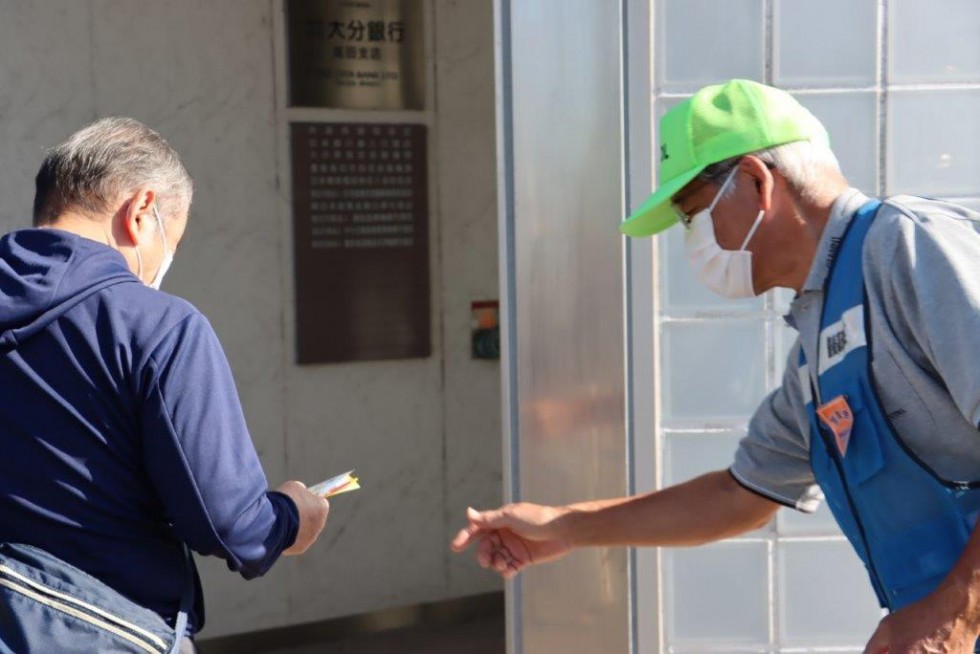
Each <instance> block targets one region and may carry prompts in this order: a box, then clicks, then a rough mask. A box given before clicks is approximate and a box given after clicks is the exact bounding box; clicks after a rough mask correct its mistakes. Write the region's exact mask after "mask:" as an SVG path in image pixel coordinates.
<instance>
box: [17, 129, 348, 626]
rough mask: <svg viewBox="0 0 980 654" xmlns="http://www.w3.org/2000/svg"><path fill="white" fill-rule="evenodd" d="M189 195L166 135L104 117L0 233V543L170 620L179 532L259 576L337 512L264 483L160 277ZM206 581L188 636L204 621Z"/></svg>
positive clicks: (197, 334)
mask: <svg viewBox="0 0 980 654" xmlns="http://www.w3.org/2000/svg"><path fill="white" fill-rule="evenodd" d="M191 194H192V184H191V180H190V177H189V176H188V174H187V171H186V170H185V169H184V166H183V164H182V163H181V161H180V158H179V157H178V155H177V153H176V152H175V151H174V150H173V149H172V148H171V146H170V145H169V144H168V143H167V142H166V141H165V140H164V139H163V138H161V137H160V135H158V134H157V133H156V132H154V131H152V130H150V129H148V128H147V127H145V126H144V125H142V124H140V123H139V122H137V121H135V120H131V119H124V118H110V119H104V120H101V121H98V122H96V123H94V124H93V125H91V126H89V127H87V128H85V129H83V130H81V131H79V132H77V133H76V134H74V135H73V136H72V137H71V138H69V139H68V140H67V141H66V142H65V143H63V144H62V145H60V146H58V147H57V148H55V149H53V150H52V151H51V152H50V153H49V154H48V156H47V158H46V159H45V161H44V163H43V164H42V166H41V169H40V171H39V172H38V174H37V191H36V196H35V200H34V226H35V229H26V230H22V231H15V232H12V233H10V234H8V235H6V236H4V237H3V238H2V239H0V389H2V391H0V438H2V443H3V456H0V542H2V541H6V542H21V543H27V544H31V545H35V546H38V547H40V548H43V549H45V550H47V551H49V552H50V553H52V554H54V555H55V556H58V557H60V558H62V559H63V560H65V561H67V562H68V563H71V564H73V565H75V566H76V567H78V568H80V569H82V570H84V571H85V572H88V573H90V574H92V575H93V576H95V577H96V578H98V579H100V580H102V581H103V582H104V583H106V584H108V585H109V586H111V587H112V588H114V589H115V590H117V591H119V592H120V593H122V594H123V595H125V596H127V597H128V598H130V599H132V600H133V601H135V602H137V603H139V604H141V605H143V606H145V607H147V608H149V609H152V610H154V611H156V612H158V613H159V614H160V615H162V616H163V617H164V618H165V619H167V620H168V621H170V622H171V624H173V621H174V618H175V615H176V613H177V610H178V604H179V602H180V599H181V596H182V594H183V591H184V588H183V586H184V585H185V579H186V575H185V573H184V570H185V562H184V553H183V544H186V545H187V546H189V547H190V548H191V549H193V550H195V551H197V552H199V553H201V554H206V555H213V556H220V557H222V558H223V559H225V560H226V561H227V563H228V567H229V568H230V569H232V570H235V571H238V572H239V573H240V574H241V575H242V576H243V577H245V578H247V579H248V578H252V577H257V576H259V575H262V574H264V573H265V572H266V571H267V570H269V568H270V567H271V566H272V564H273V563H275V561H276V560H277V559H278V558H279V556H280V555H282V554H299V553H302V552H303V551H305V550H306V549H307V548H308V547H309V546H310V545H311V544H312V543H313V542H314V541H315V540H316V538H317V536H318V535H319V533H320V531H321V530H322V529H323V527H324V525H325V524H326V519H327V513H328V511H329V505H328V503H327V501H326V500H324V499H322V498H319V497H317V496H315V495H313V494H311V493H309V492H308V491H307V490H306V487H305V486H304V485H303V484H301V483H299V482H296V481H290V482H286V483H285V484H283V485H282V486H280V487H279V488H278V490H276V491H270V490H268V483H267V481H266V478H265V474H264V473H263V471H262V466H261V464H260V463H259V460H258V457H257V455H256V452H255V448H254V446H253V444H252V442H251V439H250V437H249V433H248V429H247V427H246V425H245V420H244V417H243V415H242V409H241V405H240V403H239V399H238V394H237V392H236V390H235V385H234V381H233V380H232V375H231V371H230V369H229V366H228V362H227V360H226V358H225V355H224V353H223V352H222V350H221V346H220V345H219V343H218V339H217V337H216V336H215V333H214V331H213V330H212V328H211V326H210V324H209V323H208V321H207V320H206V319H205V318H204V316H203V315H201V313H200V312H199V311H198V310H197V309H195V308H194V307H193V306H191V305H190V304H188V303H187V302H185V301H183V300H181V299H179V298H176V297H173V296H171V295H167V294H166V293H162V292H160V291H159V290H157V289H158V288H159V285H160V282H161V281H162V279H163V276H164V274H165V273H166V271H167V268H168V267H169V265H170V262H171V261H172V259H173V256H174V253H175V251H176V249H177V247H178V245H179V244H180V241H181V237H182V236H183V233H184V228H185V227H186V225H187V217H188V211H189V208H190V203H191ZM195 580H196V575H195ZM195 585H196V588H195V594H196V600H195V602H194V607H193V610H192V611H191V615H190V620H189V628H188V631H189V633H194V632H195V631H197V630H198V629H200V628H201V626H202V625H203V622H204V611H203V604H202V600H201V591H200V583H199V581H195Z"/></svg>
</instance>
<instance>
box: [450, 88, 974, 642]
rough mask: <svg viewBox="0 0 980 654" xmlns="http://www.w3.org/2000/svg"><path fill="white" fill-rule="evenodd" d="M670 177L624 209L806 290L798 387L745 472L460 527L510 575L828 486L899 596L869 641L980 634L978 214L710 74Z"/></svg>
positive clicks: (777, 98) (747, 273)
mask: <svg viewBox="0 0 980 654" xmlns="http://www.w3.org/2000/svg"><path fill="white" fill-rule="evenodd" d="M660 139H661V143H662V146H661V152H660V156H661V162H660V186H659V188H658V189H657V191H656V192H655V193H654V194H653V195H652V196H651V197H650V198H649V199H648V200H647V202H646V203H645V204H644V205H643V206H642V207H641V208H640V209H639V210H638V211H637V212H636V213H635V214H634V215H632V216H631V217H630V218H629V219H627V220H626V222H624V223H623V225H622V228H621V229H622V231H623V232H624V233H625V234H627V235H629V236H634V237H642V236H649V235H652V234H656V233H658V232H660V231H662V230H664V229H666V228H668V227H670V226H671V225H674V224H676V223H678V222H680V223H682V224H683V227H684V229H685V230H686V233H685V237H686V248H687V253H688V258H689V260H690V263H691V265H692V267H693V269H694V271H695V273H696V274H697V276H698V278H699V279H700V280H701V281H702V282H703V283H704V284H705V285H707V286H708V287H709V288H711V289H712V290H714V291H715V292H717V293H718V294H720V295H723V296H725V297H729V298H741V297H751V296H753V295H759V294H761V293H765V292H766V291H768V290H770V289H772V288H776V287H783V288H791V289H793V290H795V291H796V297H795V299H794V301H793V304H792V307H791V310H790V313H789V315H788V316H786V320H787V321H788V323H789V324H790V325H791V326H793V327H794V328H795V329H796V330H797V331H798V332H799V334H800V337H799V339H798V341H797V343H796V345H795V346H794V348H793V351H792V353H791V355H790V359H789V364H788V366H787V370H786V374H785V377H784V379H783V384H782V386H781V387H780V388H779V389H777V390H776V391H774V392H773V393H772V394H771V395H769V396H768V397H767V398H766V399H765V400H764V401H763V402H762V404H761V406H760V407H759V408H758V410H757V411H756V413H755V415H754V416H753V418H752V420H751V422H750V424H749V430H748V435H747V436H746V437H745V439H744V440H743V441H742V442H741V444H740V446H739V450H738V452H737V454H736V457H735V461H734V464H733V465H732V467H731V468H730V469H728V470H724V471H718V472H714V473H710V474H707V475H704V476H702V477H698V478H697V479H694V480H691V481H689V482H687V483H684V484H680V485H677V486H673V487H671V488H667V489H665V490H662V491H658V492H654V493H650V494H646V495H640V496H635V497H624V498H618V499H612V500H600V501H594V502H584V503H580V504H573V505H569V506H561V507H549V506H540V505H534V504H528V503H522V504H514V505H508V506H504V507H501V508H500V509H497V510H493V511H486V512H482V513H481V512H476V511H473V510H471V511H470V512H469V515H468V520H469V524H468V525H467V527H466V528H464V529H463V530H462V531H461V532H460V533H459V535H458V536H457V537H456V539H455V540H454V541H453V547H454V548H455V549H456V550H457V551H460V550H462V549H465V548H466V547H467V546H469V545H470V544H472V543H477V558H478V560H479V562H480V563H481V564H482V565H483V566H485V567H490V568H493V569H495V570H497V571H498V572H500V573H501V574H502V575H504V576H505V577H510V576H513V575H514V574H516V573H517V572H519V571H520V570H521V569H523V568H524V567H525V566H527V565H529V564H531V563H539V562H542V561H548V560H553V559H555V558H558V557H560V556H562V555H564V554H565V553H567V552H568V551H569V550H570V549H572V548H574V547H579V546H588V545H603V546H609V545H695V544H700V543H705V542H710V541H714V540H718V539H721V538H726V537H730V536H734V535H736V534H739V533H743V532H746V531H749V530H751V529H754V528H757V527H759V526H761V525H763V524H765V523H766V522H768V521H769V520H770V519H771V518H772V516H773V514H774V513H775V511H776V510H777V509H778V508H779V507H780V506H784V505H785V506H790V507H793V508H795V509H797V510H800V511H804V512H812V511H814V510H815V509H816V508H817V506H818V504H819V502H820V500H821V498H822V497H823V496H826V499H827V503H828V505H829V507H830V509H831V511H832V512H833V514H834V517H835V518H836V520H837V522H838V523H839V525H840V526H841V529H842V530H843V532H844V534H845V535H846V536H847V538H848V540H849V541H850V542H851V544H852V545H853V547H854V549H855V551H856V552H857V554H858V556H860V558H861V560H862V561H863V562H864V564H865V566H866V568H867V570H868V573H869V576H870V579H871V584H872V586H873V587H874V590H875V592H876V594H877V596H878V599H879V601H880V603H881V605H882V606H883V607H885V608H887V609H888V610H889V611H890V613H889V615H888V616H887V617H885V618H884V619H883V620H882V621H881V623H880V625H879V626H878V629H877V630H876V631H875V633H874V634H873V635H872V637H871V639H870V641H869V643H868V645H867V649H866V652H870V653H872V654H879V653H881V652H888V653H889V654H899V653H904V652H972V651H974V646H975V643H976V641H977V636H978V633H980V536H978V535H977V534H976V533H975V531H976V529H975V525H976V521H977V515H978V511H980V431H978V430H980V355H978V354H977V353H978V352H980V215H978V214H977V213H974V212H971V211H969V210H967V209H964V208H962V207H959V206H956V205H953V204H949V203H946V202H942V201H938V200H926V199H922V198H914V197H907V196H899V197H894V198H890V199H887V200H885V201H883V202H882V201H878V200H872V199H869V198H867V197H865V196H864V195H862V194H861V193H860V192H859V191H857V190H856V189H853V188H850V187H849V185H848V183H847V181H846V180H845V179H844V177H843V176H842V175H841V173H840V170H839V167H838V164H837V161H836V158H835V157H834V155H833V153H832V151H831V150H830V147H829V143H828V139H827V134H826V132H825V130H824V128H823V126H822V125H820V123H819V122H818V121H817V120H816V119H815V118H814V117H813V116H812V115H811V114H810V113H809V112H808V111H806V110H805V109H804V108H803V107H802V106H800V105H799V104H798V103H797V102H796V100H794V99H793V98H792V97H791V96H790V95H789V94H787V93H784V92H782V91H779V90H777V89H774V88H771V87H768V86H764V85H761V84H757V83H754V82H749V81H744V80H733V81H731V82H729V83H727V84H723V85H717V86H709V87H706V88H704V89H702V90H700V91H699V92H698V93H696V94H695V95H694V97H692V98H691V99H690V100H688V101H686V102H683V103H681V104H679V105H678V106H676V107H674V108H673V109H671V110H670V111H669V112H668V113H667V114H666V115H665V116H664V117H663V119H662V121H661V124H660Z"/></svg>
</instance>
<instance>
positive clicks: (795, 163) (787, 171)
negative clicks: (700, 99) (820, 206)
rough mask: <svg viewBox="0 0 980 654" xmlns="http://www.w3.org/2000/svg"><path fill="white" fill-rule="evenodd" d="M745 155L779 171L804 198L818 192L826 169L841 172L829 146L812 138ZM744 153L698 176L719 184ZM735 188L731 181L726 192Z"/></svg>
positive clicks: (714, 165) (726, 193)
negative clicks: (751, 156)
mask: <svg viewBox="0 0 980 654" xmlns="http://www.w3.org/2000/svg"><path fill="white" fill-rule="evenodd" d="M745 154H751V155H753V156H755V157H758V158H759V159H760V160H761V161H762V163H764V164H766V165H767V166H769V167H771V168H775V169H776V170H778V171H779V172H780V173H782V175H783V177H785V178H786V181H787V182H789V185H790V187H791V188H792V189H793V190H794V191H796V192H797V193H798V194H799V195H800V196H801V197H802V198H804V199H810V200H812V199H813V196H814V194H816V193H819V188H817V184H818V181H819V180H820V177H821V176H822V175H825V174H826V173H828V172H832V173H837V174H840V164H839V163H838V162H837V157H836V156H835V155H834V152H833V151H832V150H831V149H830V147H829V146H827V145H825V144H823V143H818V142H814V141H793V142H791V143H784V144H783V145H777V146H775V147H772V148H767V149H765V150H758V151H756V152H746V153H745ZM744 156H745V155H744V154H743V155H739V156H737V157H732V158H731V159H725V160H724V161H719V162H718V163H714V164H711V165H710V166H708V167H707V168H705V169H704V170H703V171H702V172H701V174H700V175H698V178H699V179H703V180H704V181H706V182H713V183H716V184H721V183H722V182H724V181H725V178H726V177H727V176H728V174H729V173H730V172H731V170H732V169H733V168H734V167H735V166H737V165H738V162H739V161H740V160H741V159H742V157H744ZM734 190H735V184H734V183H732V184H730V185H729V186H728V189H727V190H726V191H725V195H728V194H729V193H731V192H733V191H734Z"/></svg>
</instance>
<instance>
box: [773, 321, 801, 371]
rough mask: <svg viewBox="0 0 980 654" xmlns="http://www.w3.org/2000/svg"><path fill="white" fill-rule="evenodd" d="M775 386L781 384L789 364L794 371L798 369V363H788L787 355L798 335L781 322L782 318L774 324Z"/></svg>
mask: <svg viewBox="0 0 980 654" xmlns="http://www.w3.org/2000/svg"><path fill="white" fill-rule="evenodd" d="M775 332H776V351H775V358H776V384H782V383H783V375H784V374H785V372H786V365H787V363H789V364H790V365H792V366H793V368H794V369H796V368H798V367H799V365H798V363H799V362H798V361H792V362H790V361H789V353H790V351H791V350H792V349H793V345H794V344H795V343H796V339H797V338H799V336H800V334H799V332H797V331H796V330H795V329H793V328H792V327H790V326H789V325H787V324H786V323H785V321H783V319H782V318H780V319H778V320H777V322H776V329H775Z"/></svg>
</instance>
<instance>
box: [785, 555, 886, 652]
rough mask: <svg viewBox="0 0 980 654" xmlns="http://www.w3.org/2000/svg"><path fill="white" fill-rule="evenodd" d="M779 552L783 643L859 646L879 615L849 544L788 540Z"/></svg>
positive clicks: (860, 564)
mask: <svg viewBox="0 0 980 654" xmlns="http://www.w3.org/2000/svg"><path fill="white" fill-rule="evenodd" d="M777 547H778V551H777V560H778V566H779V591H780V592H779V597H780V608H781V610H780V611H779V615H780V621H779V622H780V624H779V633H780V639H781V641H782V642H783V643H785V644H787V645H790V644H802V643H806V644H808V645H827V646H830V645H838V646H847V645H860V644H862V643H864V642H866V641H867V639H868V638H870V637H871V634H872V633H873V632H874V629H875V626H876V625H877V624H878V621H879V619H880V615H881V611H880V609H879V608H878V602H877V600H876V599H875V596H874V592H873V591H872V590H871V584H870V582H869V581H868V575H867V573H866V572H865V570H864V565H863V564H862V563H861V561H860V559H858V557H857V555H856V554H855V553H854V552H853V551H852V550H851V546H850V545H849V544H848V543H846V542H827V541H823V542H810V543H807V542H802V543H793V542H788V543H787V542H784V543H780V544H779V545H778V546H777Z"/></svg>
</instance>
